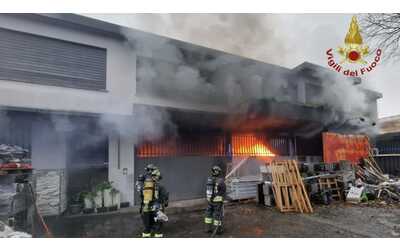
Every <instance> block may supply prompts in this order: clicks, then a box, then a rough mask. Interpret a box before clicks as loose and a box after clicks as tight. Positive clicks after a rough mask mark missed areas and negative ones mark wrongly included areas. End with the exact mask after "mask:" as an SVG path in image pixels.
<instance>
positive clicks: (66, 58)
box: [0, 28, 107, 90]
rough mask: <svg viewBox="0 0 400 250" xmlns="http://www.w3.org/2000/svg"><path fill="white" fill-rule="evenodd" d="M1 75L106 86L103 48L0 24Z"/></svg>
mask: <svg viewBox="0 0 400 250" xmlns="http://www.w3.org/2000/svg"><path fill="white" fill-rule="evenodd" d="M0 55H1V56H0V79H3V80H12V81H21V82H27V83H34V84H44V85H54V86H62V87H70V88H83V89H90V90H104V89H106V56H107V51H106V49H103V48H97V47H93V46H88V45H83V44H77V43H72V42H67V41H62V40H57V39H52V38H47V37H43V36H37V35H31V34H28V33H23V32H17V31H12V30H7V29H2V28H0Z"/></svg>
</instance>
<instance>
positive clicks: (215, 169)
mask: <svg viewBox="0 0 400 250" xmlns="http://www.w3.org/2000/svg"><path fill="white" fill-rule="evenodd" d="M221 173H222V169H221V168H220V167H219V166H214V167H212V168H211V174H212V175H213V176H219V175H220V174H221Z"/></svg>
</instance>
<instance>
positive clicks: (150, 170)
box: [144, 164, 158, 174]
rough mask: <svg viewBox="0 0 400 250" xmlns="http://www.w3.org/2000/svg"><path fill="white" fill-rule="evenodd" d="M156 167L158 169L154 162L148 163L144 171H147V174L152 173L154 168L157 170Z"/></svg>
mask: <svg viewBox="0 0 400 250" xmlns="http://www.w3.org/2000/svg"><path fill="white" fill-rule="evenodd" d="M155 169H158V168H157V166H156V165H154V164H148V165H147V166H146V167H145V168H144V171H145V172H146V173H147V174H151V173H152V172H153V170H155Z"/></svg>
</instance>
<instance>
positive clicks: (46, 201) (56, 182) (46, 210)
mask: <svg viewBox="0 0 400 250" xmlns="http://www.w3.org/2000/svg"><path fill="white" fill-rule="evenodd" d="M34 176H35V177H34V179H35V181H34V182H35V183H34V186H35V191H36V203H37V206H38V209H39V211H40V213H41V214H42V215H44V216H48V215H59V214H61V213H63V212H64V211H65V210H66V208H67V194H66V190H67V186H66V183H67V182H66V174H65V170H63V169H57V170H37V171H35V175H34Z"/></svg>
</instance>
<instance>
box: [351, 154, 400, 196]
mask: <svg viewBox="0 0 400 250" xmlns="http://www.w3.org/2000/svg"><path fill="white" fill-rule="evenodd" d="M356 169H357V171H356V176H357V178H358V179H357V180H356V187H357V188H361V189H362V193H361V197H360V201H370V200H378V201H381V202H384V203H386V204H391V203H398V202H400V180H399V179H392V178H389V176H388V175H385V174H384V173H383V172H382V170H381V168H380V167H379V165H378V164H377V163H376V161H375V160H374V158H373V157H372V154H370V155H369V157H367V158H364V159H361V160H360V163H359V164H358V165H356Z"/></svg>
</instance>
